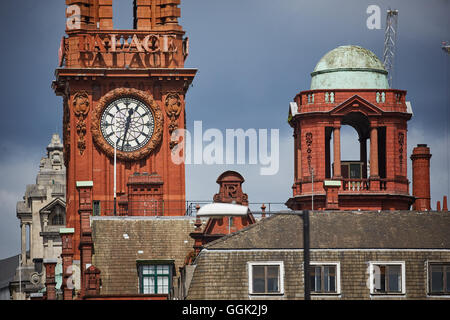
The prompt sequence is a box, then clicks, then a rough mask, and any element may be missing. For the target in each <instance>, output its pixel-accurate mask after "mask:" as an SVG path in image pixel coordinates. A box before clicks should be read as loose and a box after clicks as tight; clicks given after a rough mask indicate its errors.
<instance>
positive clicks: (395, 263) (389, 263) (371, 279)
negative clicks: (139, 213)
mask: <svg viewBox="0 0 450 320" xmlns="http://www.w3.org/2000/svg"><path fill="white" fill-rule="evenodd" d="M375 265H385V266H400V267H401V276H402V288H401V289H402V290H401V292H392V293H389V292H376V291H375V277H374V275H375V273H374V266H375ZM369 286H370V294H371V295H373V296H389V297H391V296H403V295H405V294H406V264H405V261H370V262H369Z"/></svg>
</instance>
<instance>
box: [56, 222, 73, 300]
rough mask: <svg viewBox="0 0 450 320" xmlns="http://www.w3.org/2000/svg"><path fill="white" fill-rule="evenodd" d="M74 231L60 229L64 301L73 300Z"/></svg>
mask: <svg viewBox="0 0 450 320" xmlns="http://www.w3.org/2000/svg"><path fill="white" fill-rule="evenodd" d="M74 232H75V230H74V229H67V228H64V229H61V230H60V231H59V233H60V234H61V240H62V253H61V258H62V262H63V282H62V287H61V288H62V290H63V295H64V300H73V289H74V281H73V279H72V274H73V253H74V252H73V234H74Z"/></svg>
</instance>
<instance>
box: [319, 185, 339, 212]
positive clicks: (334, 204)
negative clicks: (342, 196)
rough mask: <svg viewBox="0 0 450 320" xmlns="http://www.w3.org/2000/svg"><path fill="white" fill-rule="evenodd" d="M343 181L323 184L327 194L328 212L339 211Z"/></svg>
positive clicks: (326, 205)
mask: <svg viewBox="0 0 450 320" xmlns="http://www.w3.org/2000/svg"><path fill="white" fill-rule="evenodd" d="M341 185H342V183H341V181H330V180H325V181H324V182H323V188H324V189H325V192H326V202H325V208H326V210H339V194H338V192H339V190H340V188H341Z"/></svg>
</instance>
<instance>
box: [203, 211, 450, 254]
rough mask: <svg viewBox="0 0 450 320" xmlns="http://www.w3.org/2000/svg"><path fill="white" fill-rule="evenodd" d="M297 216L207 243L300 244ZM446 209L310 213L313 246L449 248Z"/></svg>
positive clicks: (228, 246) (250, 245) (268, 220)
mask: <svg viewBox="0 0 450 320" xmlns="http://www.w3.org/2000/svg"><path fill="white" fill-rule="evenodd" d="M302 230H303V221H302V218H301V217H300V216H294V215H287V214H286V215H278V216H271V217H269V218H266V219H264V220H262V221H260V222H259V223H257V224H254V225H252V226H250V227H247V228H246V229H243V230H241V231H239V232H237V233H235V234H232V235H229V236H225V237H223V238H221V239H218V240H216V241H214V242H211V243H210V244H208V245H207V246H206V248H207V249H210V250H214V249H298V248H302V247H303V231H302ZM449 230H450V213H448V212H416V211H388V212H386V211H382V212H376V211H375V212H374V211H371V212H357V211H356V212H349V211H322V212H314V213H312V214H310V244H311V248H312V249H314V248H316V249H450V232H449Z"/></svg>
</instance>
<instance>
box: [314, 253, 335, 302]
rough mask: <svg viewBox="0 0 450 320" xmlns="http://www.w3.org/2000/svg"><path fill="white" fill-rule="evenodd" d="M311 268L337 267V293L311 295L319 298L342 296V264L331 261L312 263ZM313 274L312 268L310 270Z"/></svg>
mask: <svg viewBox="0 0 450 320" xmlns="http://www.w3.org/2000/svg"><path fill="white" fill-rule="evenodd" d="M309 265H310V267H314V266H335V267H336V292H313V291H311V295H317V296H336V295H340V294H341V262H339V261H338V262H336V261H333V262H329V261H312V262H310V263H309ZM310 273H311V268H310Z"/></svg>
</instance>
